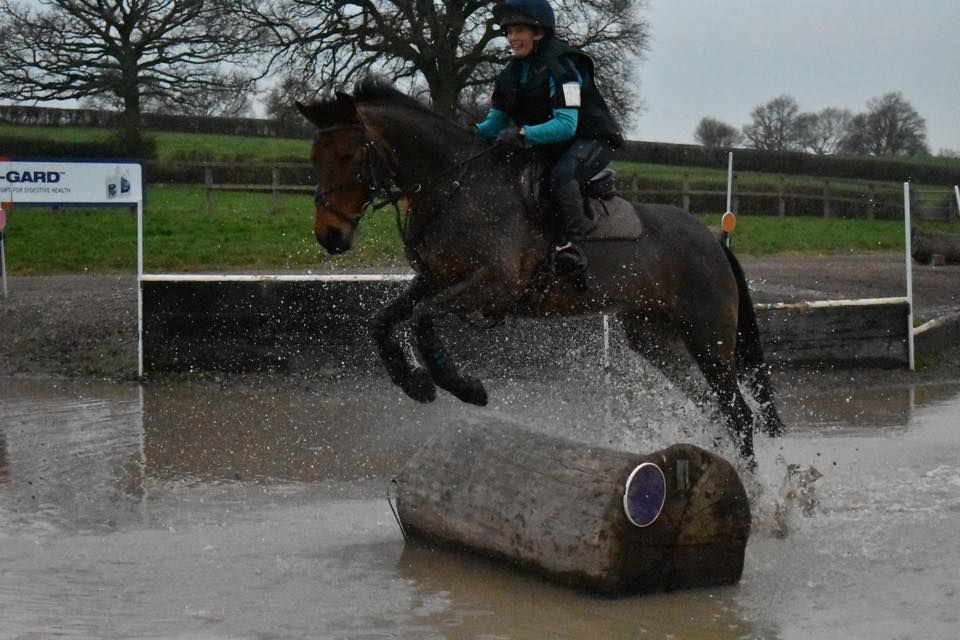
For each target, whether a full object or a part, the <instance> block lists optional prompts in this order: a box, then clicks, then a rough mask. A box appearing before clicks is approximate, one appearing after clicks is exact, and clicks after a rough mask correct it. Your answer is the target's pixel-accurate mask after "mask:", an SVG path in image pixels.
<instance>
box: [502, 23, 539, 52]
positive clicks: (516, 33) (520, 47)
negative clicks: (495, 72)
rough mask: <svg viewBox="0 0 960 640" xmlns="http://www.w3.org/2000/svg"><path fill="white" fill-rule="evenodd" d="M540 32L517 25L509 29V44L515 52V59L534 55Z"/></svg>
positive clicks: (523, 25)
mask: <svg viewBox="0 0 960 640" xmlns="http://www.w3.org/2000/svg"><path fill="white" fill-rule="evenodd" d="M537 35H538V31H537V30H535V29H534V28H533V27H530V26H527V25H525V24H515V25H511V26H509V27H507V44H509V45H510V50H511V51H512V52H513V57H514V58H526V57H527V56H528V55H530V54H531V53H533V49H534V47H536V46H537V40H538V39H539V38H538V37H537Z"/></svg>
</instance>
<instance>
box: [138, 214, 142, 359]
mask: <svg viewBox="0 0 960 640" xmlns="http://www.w3.org/2000/svg"><path fill="white" fill-rule="evenodd" d="M137 377H138V378H143V198H141V199H140V200H138V201H137Z"/></svg>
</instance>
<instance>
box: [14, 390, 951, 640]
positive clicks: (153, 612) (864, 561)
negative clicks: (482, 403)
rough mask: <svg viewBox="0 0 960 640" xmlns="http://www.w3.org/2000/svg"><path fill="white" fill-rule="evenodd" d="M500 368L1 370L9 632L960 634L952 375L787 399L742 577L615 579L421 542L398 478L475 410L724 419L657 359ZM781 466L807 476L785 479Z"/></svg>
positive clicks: (585, 417)
mask: <svg viewBox="0 0 960 640" xmlns="http://www.w3.org/2000/svg"><path fill="white" fill-rule="evenodd" d="M490 388H491V391H492V395H493V398H494V402H493V403H492V405H491V407H489V408H487V409H477V408H470V407H464V406H463V405H461V404H459V403H457V402H456V401H454V400H452V399H450V398H447V397H441V398H440V399H438V401H437V402H436V403H434V404H433V405H430V406H425V407H424V406H419V405H416V404H415V403H413V402H411V401H408V400H406V399H404V398H402V397H400V396H399V395H398V394H397V392H396V390H394V389H393V388H392V387H391V386H390V385H389V384H388V383H387V382H385V380H384V379H383V378H382V377H380V376H374V377H370V378H365V377H357V378H343V379H340V380H330V381H321V380H308V379H303V380H297V379H288V378H286V379H274V378H258V377H250V378H232V379H230V380H229V382H221V381H218V380H215V379H213V380H205V381H192V382H186V381H181V382H166V383H154V384H149V385H146V386H144V387H142V388H141V387H137V386H133V385H116V384H107V383H103V384H100V383H90V384H88V383H79V382H64V381H49V380H47V381H41V380H37V381H31V380H3V379H0V612H2V614H0V618H2V622H3V624H2V625H0V638H21V637H23V638H32V637H50V636H60V637H70V638H90V637H96V638H129V637H144V638H485V639H486V638H547V637H549V638H584V637H604V638H648V637H649V638H661V637H672V638H783V639H785V640H786V639H792V638H837V637H843V638H871V639H873V638H924V639H933V638H943V639H947V638H956V637H957V635H958V630H960V614H958V611H960V607H958V605H960V593H958V591H960V545H958V544H957V541H956V536H957V533H956V532H957V531H958V530H960V432H958V429H957V418H956V416H957V415H958V410H960V386H957V385H941V386H926V387H910V386H888V387H880V388H866V387H857V386H856V385H849V388H843V389H836V390H835V391H831V392H830V393H828V394H824V393H817V394H811V395H809V396H806V395H805V396H799V395H794V396H786V397H784V398H783V399H782V402H781V404H782V413H783V414H784V417H785V419H786V422H787V423H788V424H789V425H790V427H791V428H790V431H789V433H788V435H787V436H786V437H784V438H782V439H779V440H769V439H766V438H761V439H758V451H759V460H760V471H759V472H758V474H757V475H756V476H755V477H753V478H748V479H747V485H748V488H750V491H751V493H752V494H753V495H754V511H755V526H754V532H753V535H752V537H751V539H750V543H749V545H748V547H747V558H746V567H745V570H744V576H743V580H742V581H741V582H740V583H739V584H738V585H735V586H731V587H722V588H713V589H702V590H694V591H686V592H677V593H670V594H656V595H647V596H638V597H630V598H622V599H617V600H611V599H605V598H598V597H593V596H588V595H583V594H580V593H578V592H576V591H572V590H569V589H565V588H562V587H557V586H554V585H552V584H549V583H546V582H544V581H541V580H539V579H538V578H535V577H531V576H528V575H525V574H521V573H517V572H515V571H513V570H510V569H506V568H502V567H500V566H497V565H493V564H490V563H487V562H485V561H483V560H479V559H477V558H473V557H468V556H461V555H456V554H453V553H449V552H438V551H430V550H426V549H422V548H417V547H413V546H405V545H404V543H403V540H402V537H401V535H400V532H399V529H398V528H397V525H396V523H395V521H394V518H393V515H392V513H391V511H390V508H389V505H388V503H387V501H386V499H385V498H384V494H385V491H386V486H387V485H388V483H389V479H390V478H391V477H392V476H393V475H394V474H395V473H396V470H397V469H398V468H399V466H400V465H402V463H403V461H404V460H405V459H406V458H407V457H408V456H409V455H410V454H411V453H412V452H413V451H415V450H416V448H417V447H418V446H419V445H420V444H421V443H422V442H423V440H424V438H425V437H427V436H428V435H429V434H430V433H432V432H434V431H435V430H438V429H448V428H455V427H456V424H458V423H459V422H463V421H476V420H484V419H490V418H496V419H500V420H509V421H512V422H515V423H516V424H517V425H518V428H520V427H524V428H530V429H535V430H542V431H547V432H551V433H557V434H558V435H564V436H567V437H573V438H578V439H582V440H584V441H587V442H590V443H591V444H604V445H607V446H622V447H628V448H633V449H634V450H638V451H647V450H651V448H657V447H659V446H663V444H665V443H666V442H668V441H672V440H675V439H685V440H688V441H694V442H696V443H697V444H701V445H703V446H709V445H710V443H711V442H712V439H713V435H714V434H713V431H712V427H711V426H710V423H709V420H707V419H705V418H704V417H703V416H702V412H700V411H699V410H698V409H697V408H696V407H695V406H694V405H693V403H691V402H689V401H687V400H684V399H680V398H678V397H675V394H670V393H664V391H663V388H662V387H660V388H658V387H657V384H656V383H654V382H652V381H650V380H643V379H640V380H636V379H634V380H631V384H630V385H629V386H628V385H625V384H622V385H620V386H619V390H618V391H616V392H615V393H611V394H607V395H604V394H600V393H597V392H596V389H593V390H591V388H590V386H589V385H584V387H583V389H582V390H580V391H577V390H573V391H571V390H569V389H567V390H566V391H564V390H561V389H558V388H556V386H555V385H550V384H546V383H541V382H535V381H530V380H509V379H505V378H504V379H500V380H495V381H494V382H493V383H492V384H491V385H490ZM611 398H613V399H611ZM661 431H663V432H665V433H664V434H660V432H661ZM658 439H660V440H663V442H659V441H658ZM788 464H797V465H800V467H801V469H808V468H809V466H810V465H812V466H814V467H816V469H817V470H818V471H819V472H820V473H821V474H822V477H821V478H819V479H818V480H816V482H815V484H814V486H815V492H814V493H813V495H807V496H801V497H799V498H797V499H795V500H784V495H785V492H786V488H785V487H784V480H785V471H786V468H787V465H788ZM803 500H806V501H807V502H803ZM778 504H781V505H783V504H786V505H787V506H786V507H785V508H781V509H780V510H779V511H777V505H778ZM804 508H806V510H807V511H808V513H809V515H805V514H804ZM784 533H785V537H782V536H783V535H784Z"/></svg>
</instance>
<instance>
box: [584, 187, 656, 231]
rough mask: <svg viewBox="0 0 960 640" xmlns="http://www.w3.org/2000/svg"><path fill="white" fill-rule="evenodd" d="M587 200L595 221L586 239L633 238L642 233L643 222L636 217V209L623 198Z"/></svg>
mask: <svg viewBox="0 0 960 640" xmlns="http://www.w3.org/2000/svg"><path fill="white" fill-rule="evenodd" d="M587 202H588V205H589V207H590V215H591V217H592V218H593V219H594V220H596V221H597V226H596V227H595V228H594V230H593V232H592V233H590V235H589V236H588V238H587V239H588V240H613V239H617V240H634V239H636V238H639V237H640V236H641V235H643V224H642V223H641V222H640V218H639V217H637V210H636V209H635V208H634V206H633V205H632V204H630V203H629V202H627V201H626V200H624V199H623V198H621V197H619V196H614V197H612V198H609V199H607V200H596V199H594V198H590V199H589V200H588V201H587Z"/></svg>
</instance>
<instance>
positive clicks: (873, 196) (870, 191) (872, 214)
mask: <svg viewBox="0 0 960 640" xmlns="http://www.w3.org/2000/svg"><path fill="white" fill-rule="evenodd" d="M867 198H868V199H869V202H868V203H867V220H873V219H874V218H876V217H877V212H876V211H875V208H876V201H877V193H876V190H875V189H874V188H873V183H872V182H868V183H867Z"/></svg>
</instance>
